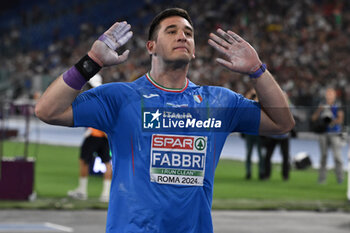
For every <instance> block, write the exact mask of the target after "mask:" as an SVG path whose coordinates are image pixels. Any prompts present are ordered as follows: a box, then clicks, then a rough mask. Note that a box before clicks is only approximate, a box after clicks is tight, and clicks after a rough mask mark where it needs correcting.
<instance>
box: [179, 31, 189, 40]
mask: <svg viewBox="0 0 350 233" xmlns="http://www.w3.org/2000/svg"><path fill="white" fill-rule="evenodd" d="M177 40H178V41H186V40H187V38H186V34H185V32H183V31H180V32H179V33H178V34H177Z"/></svg>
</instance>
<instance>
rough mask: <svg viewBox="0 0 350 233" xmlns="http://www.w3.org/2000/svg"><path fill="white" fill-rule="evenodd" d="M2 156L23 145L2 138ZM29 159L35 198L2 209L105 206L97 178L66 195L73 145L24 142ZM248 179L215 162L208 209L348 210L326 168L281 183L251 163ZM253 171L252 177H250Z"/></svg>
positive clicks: (74, 177)
mask: <svg viewBox="0 0 350 233" xmlns="http://www.w3.org/2000/svg"><path fill="white" fill-rule="evenodd" d="M3 149H4V156H5V157H14V156H19V155H23V143H18V142H11V141H6V142H5V143H4V146H3ZM28 151H29V153H28V154H29V157H33V158H35V160H36V162H35V191H36V194H37V199H36V200H35V201H31V202H28V201H0V209H2V208H42V209H48V208H57V209H81V208H106V207H107V205H106V204H103V203H99V202H98V197H99V195H100V191H101V188H102V177H101V176H93V177H90V178H89V186H88V189H89V200H88V201H74V200H71V199H68V198H67V197H66V193H67V191H68V190H69V189H73V188H75V187H76V186H77V183H78V154H79V148H78V147H67V146H53V145H42V144H30V146H29V150H28ZM253 171H254V172H255V173H254V174H253V178H252V180H245V178H244V175H245V170H244V164H243V163H242V162H240V161H232V160H221V161H220V163H219V165H218V168H217V171H216V177H215V185H214V199H213V208H214V209H236V210H237V209H293V210H319V211H327V210H344V211H350V203H349V202H348V201H347V199H346V187H347V186H346V184H347V180H345V181H344V183H343V184H340V185H339V184H337V183H336V179H335V176H334V173H333V172H332V171H329V174H328V179H327V183H326V184H322V185H320V184H318V183H317V175H318V174H317V171H316V170H313V169H308V170H302V171H301V170H295V169H292V171H291V173H290V180H289V181H283V180H282V178H281V175H280V173H281V167H280V166H279V165H274V167H273V172H272V177H271V179H270V180H266V181H260V180H258V179H257V174H256V173H257V172H256V171H257V167H256V166H255V165H254V167H253ZM254 175H255V176H254Z"/></svg>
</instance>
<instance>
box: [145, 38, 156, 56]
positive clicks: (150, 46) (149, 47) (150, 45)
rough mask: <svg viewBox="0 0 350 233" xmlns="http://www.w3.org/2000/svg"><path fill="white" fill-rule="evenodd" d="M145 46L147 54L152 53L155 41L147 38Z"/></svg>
mask: <svg viewBox="0 0 350 233" xmlns="http://www.w3.org/2000/svg"><path fill="white" fill-rule="evenodd" d="M146 48H147V51H148V54H149V55H152V54H154V50H155V41H154V40H149V41H147V43H146Z"/></svg>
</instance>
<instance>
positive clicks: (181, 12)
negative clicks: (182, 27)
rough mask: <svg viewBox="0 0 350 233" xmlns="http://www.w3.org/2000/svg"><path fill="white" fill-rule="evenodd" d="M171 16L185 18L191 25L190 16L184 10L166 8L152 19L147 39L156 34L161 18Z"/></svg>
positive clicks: (151, 38) (152, 37)
mask: <svg viewBox="0 0 350 233" xmlns="http://www.w3.org/2000/svg"><path fill="white" fill-rule="evenodd" d="M171 16H180V17H182V18H184V19H186V20H187V21H188V22H189V23H190V24H191V26H192V27H193V23H192V20H191V18H190V16H189V14H188V13H187V11H186V10H184V9H181V8H168V9H165V10H164V11H162V12H160V13H159V14H158V15H157V16H156V17H154V19H153V20H152V22H151V25H150V27H149V31H148V40H154V39H155V38H156V36H155V35H156V34H157V32H158V30H159V24H160V22H161V21H162V20H163V19H165V18H169V17H171Z"/></svg>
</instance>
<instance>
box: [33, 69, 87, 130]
mask: <svg viewBox="0 0 350 233" xmlns="http://www.w3.org/2000/svg"><path fill="white" fill-rule="evenodd" d="M79 92H80V91H79V90H75V89H73V88H71V87H69V86H68V85H67V84H66V83H65V82H64V81H63V78H62V75H61V76H59V77H58V78H57V79H56V80H55V81H54V82H53V83H52V84H51V85H50V86H49V87H48V88H47V90H46V91H45V92H44V94H43V95H42V96H41V97H40V99H39V101H38V103H37V104H36V107H35V114H36V116H37V117H38V118H39V119H41V120H42V121H44V122H46V123H49V124H55V125H65V126H72V125H73V115H72V109H71V104H72V103H73V101H74V99H75V98H76V97H77V95H78V94H79Z"/></svg>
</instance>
